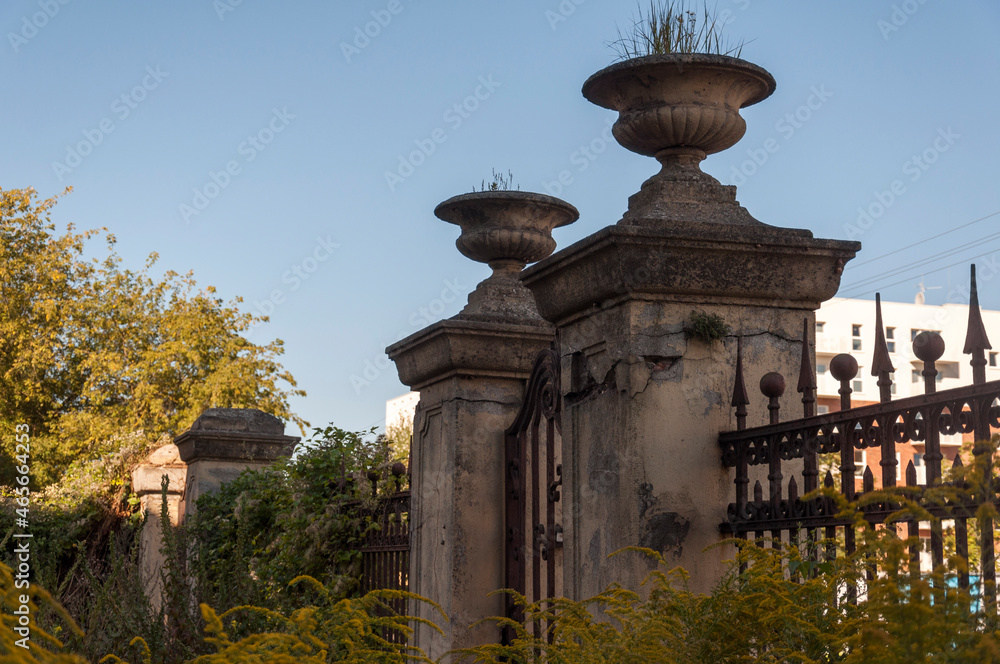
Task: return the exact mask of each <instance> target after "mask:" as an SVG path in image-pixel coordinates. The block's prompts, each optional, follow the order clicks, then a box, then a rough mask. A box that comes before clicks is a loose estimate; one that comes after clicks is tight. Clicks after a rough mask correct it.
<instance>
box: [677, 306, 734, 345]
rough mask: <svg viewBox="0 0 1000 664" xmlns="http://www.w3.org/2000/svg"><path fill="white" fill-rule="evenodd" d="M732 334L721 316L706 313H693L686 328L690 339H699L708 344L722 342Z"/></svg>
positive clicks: (685, 330) (685, 331)
mask: <svg viewBox="0 0 1000 664" xmlns="http://www.w3.org/2000/svg"><path fill="white" fill-rule="evenodd" d="M731 333H732V329H731V328H730V327H729V326H728V325H726V321H725V320H723V318H722V316H720V315H719V314H707V313H705V312H704V311H692V312H691V318H690V319H688V322H687V324H686V325H685V326H684V334H685V335H687V337H688V338H692V339H698V340H699V341H703V342H705V343H707V344H710V343H712V342H714V341H721V340H722V339H725V338H726V337H727V336H729V335H730V334H731Z"/></svg>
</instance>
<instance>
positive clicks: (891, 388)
mask: <svg viewBox="0 0 1000 664" xmlns="http://www.w3.org/2000/svg"><path fill="white" fill-rule="evenodd" d="M895 393H896V383H893V384H892V385H890V386H889V394H895Z"/></svg>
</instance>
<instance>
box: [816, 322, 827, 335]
mask: <svg viewBox="0 0 1000 664" xmlns="http://www.w3.org/2000/svg"><path fill="white" fill-rule="evenodd" d="M824 325H826V323H824V322H822V321H816V334H823V326H824Z"/></svg>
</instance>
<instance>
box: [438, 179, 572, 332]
mask: <svg viewBox="0 0 1000 664" xmlns="http://www.w3.org/2000/svg"><path fill="white" fill-rule="evenodd" d="M434 214H435V215H436V216H437V217H438V218H439V219H442V220H444V221H447V222H449V223H452V224H457V225H458V226H459V227H461V229H462V234H461V235H460V236H459V238H458V240H457V241H456V242H455V244H456V245H457V246H458V250H459V251H460V252H462V254H463V255H465V256H467V257H469V258H471V259H472V260H474V261H478V262H480V263H486V264H488V265H489V266H490V267H491V268H492V269H493V274H492V275H491V276H490V277H489V278H487V279H485V280H484V281H482V282H481V283H480V284H479V285H478V286H477V287H476V290H474V291H473V292H472V293H470V294H469V303H468V304H467V305H466V307H465V308H464V309H463V310H462V312H461V313H460V314H459V317H460V318H463V319H467V320H486V321H496V322H531V321H537V322H539V323H543V322H544V321H543V319H542V318H541V317H540V316H539V315H538V310H537V308H536V307H535V298H534V296H533V295H532V294H531V291H529V290H528V289H527V288H525V286H524V285H523V284H522V283H521V279H520V275H521V270H523V269H524V266H525V265H527V264H528V263H534V262H536V261H540V260H541V259H543V258H545V257H547V256H548V255H549V254H551V253H552V252H553V251H554V250H555V248H556V242H555V240H553V239H552V230H553V229H554V228H558V227H560V226H565V225H567V224H571V223H573V222H574V221H576V220H577V219H578V218H579V217H580V213H579V212H578V211H577V209H576V208H575V207H573V206H572V205H570V204H569V203H566V202H565V201H562V200H560V199H558V198H555V197H553V196H546V195H545V194H534V193H530V192H524V191H481V192H474V193H471V194H462V195H459V196H454V197H452V198H449V199H448V200H446V201H444V202H443V203H441V204H440V205H438V206H437V207H436V208H435V209H434Z"/></svg>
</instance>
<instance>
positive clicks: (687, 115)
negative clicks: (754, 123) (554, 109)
mask: <svg viewBox="0 0 1000 664" xmlns="http://www.w3.org/2000/svg"><path fill="white" fill-rule="evenodd" d="M774 89H775V82H774V78H773V77H772V76H771V75H770V74H769V73H768V72H767V71H765V70H764V69H762V68H761V67H758V66H757V65H754V64H751V63H749V62H746V61H744V60H740V59H738V58H733V57H729V56H725V55H707V54H700V53H671V54H666V55H650V56H646V57H641V58H633V59H630V60H626V61H624V62H619V63H616V64H613V65H611V66H610V67H607V68H605V69H602V70H601V71H599V72H597V73H596V74H594V75H593V76H591V77H590V78H589V79H587V82H586V83H584V84H583V96H584V97H586V98H587V99H588V100H589V101H591V102H593V103H595V104H597V105H598V106H603V107H604V108H608V109H611V110H615V111H618V114H619V115H618V120H617V121H616V122H615V124H614V127H613V129H612V132H613V134H614V136H615V139H616V140H617V141H618V142H619V143H620V144H621V145H622V146H623V147H625V148H627V149H629V150H631V151H633V152H637V153H639V154H642V155H646V156H650V157H655V158H656V159H657V161H659V162H660V164H661V170H660V172H659V173H658V174H657V175H655V176H653V177H652V178H650V179H649V180H647V181H646V182H645V183H643V185H642V190H641V191H640V192H639V193H638V194H635V195H634V196H632V197H631V198H630V199H629V209H628V212H626V213H625V216H624V218H623V220H622V222H623V223H637V222H639V223H641V222H643V221H651V220H653V221H663V220H666V221H675V222H708V223H715V224H720V223H721V224H737V225H759V226H764V224H761V223H760V222H759V221H757V220H756V219H754V218H753V217H751V216H750V214H749V213H748V212H747V211H746V210H745V209H743V208H742V207H740V205H739V203H737V202H736V188H735V187H725V186H723V185H722V184H720V183H719V181H718V180H716V179H715V178H713V177H712V176H710V175H708V174H707V173H704V172H702V170H701V167H700V163H701V161H702V160H703V159H705V157H706V156H707V155H709V154H712V153H715V152H720V151H722V150H725V149H726V148H729V147H732V146H733V145H735V144H736V142H737V141H739V140H740V139H741V138H742V137H743V134H744V133H746V122H744V120H743V118H742V117H741V116H740V109H741V108H745V107H747V106H750V105H752V104H756V103H757V102H759V101H762V100H764V99H766V98H767V97H769V96H770V95H771V93H772V92H774Z"/></svg>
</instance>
